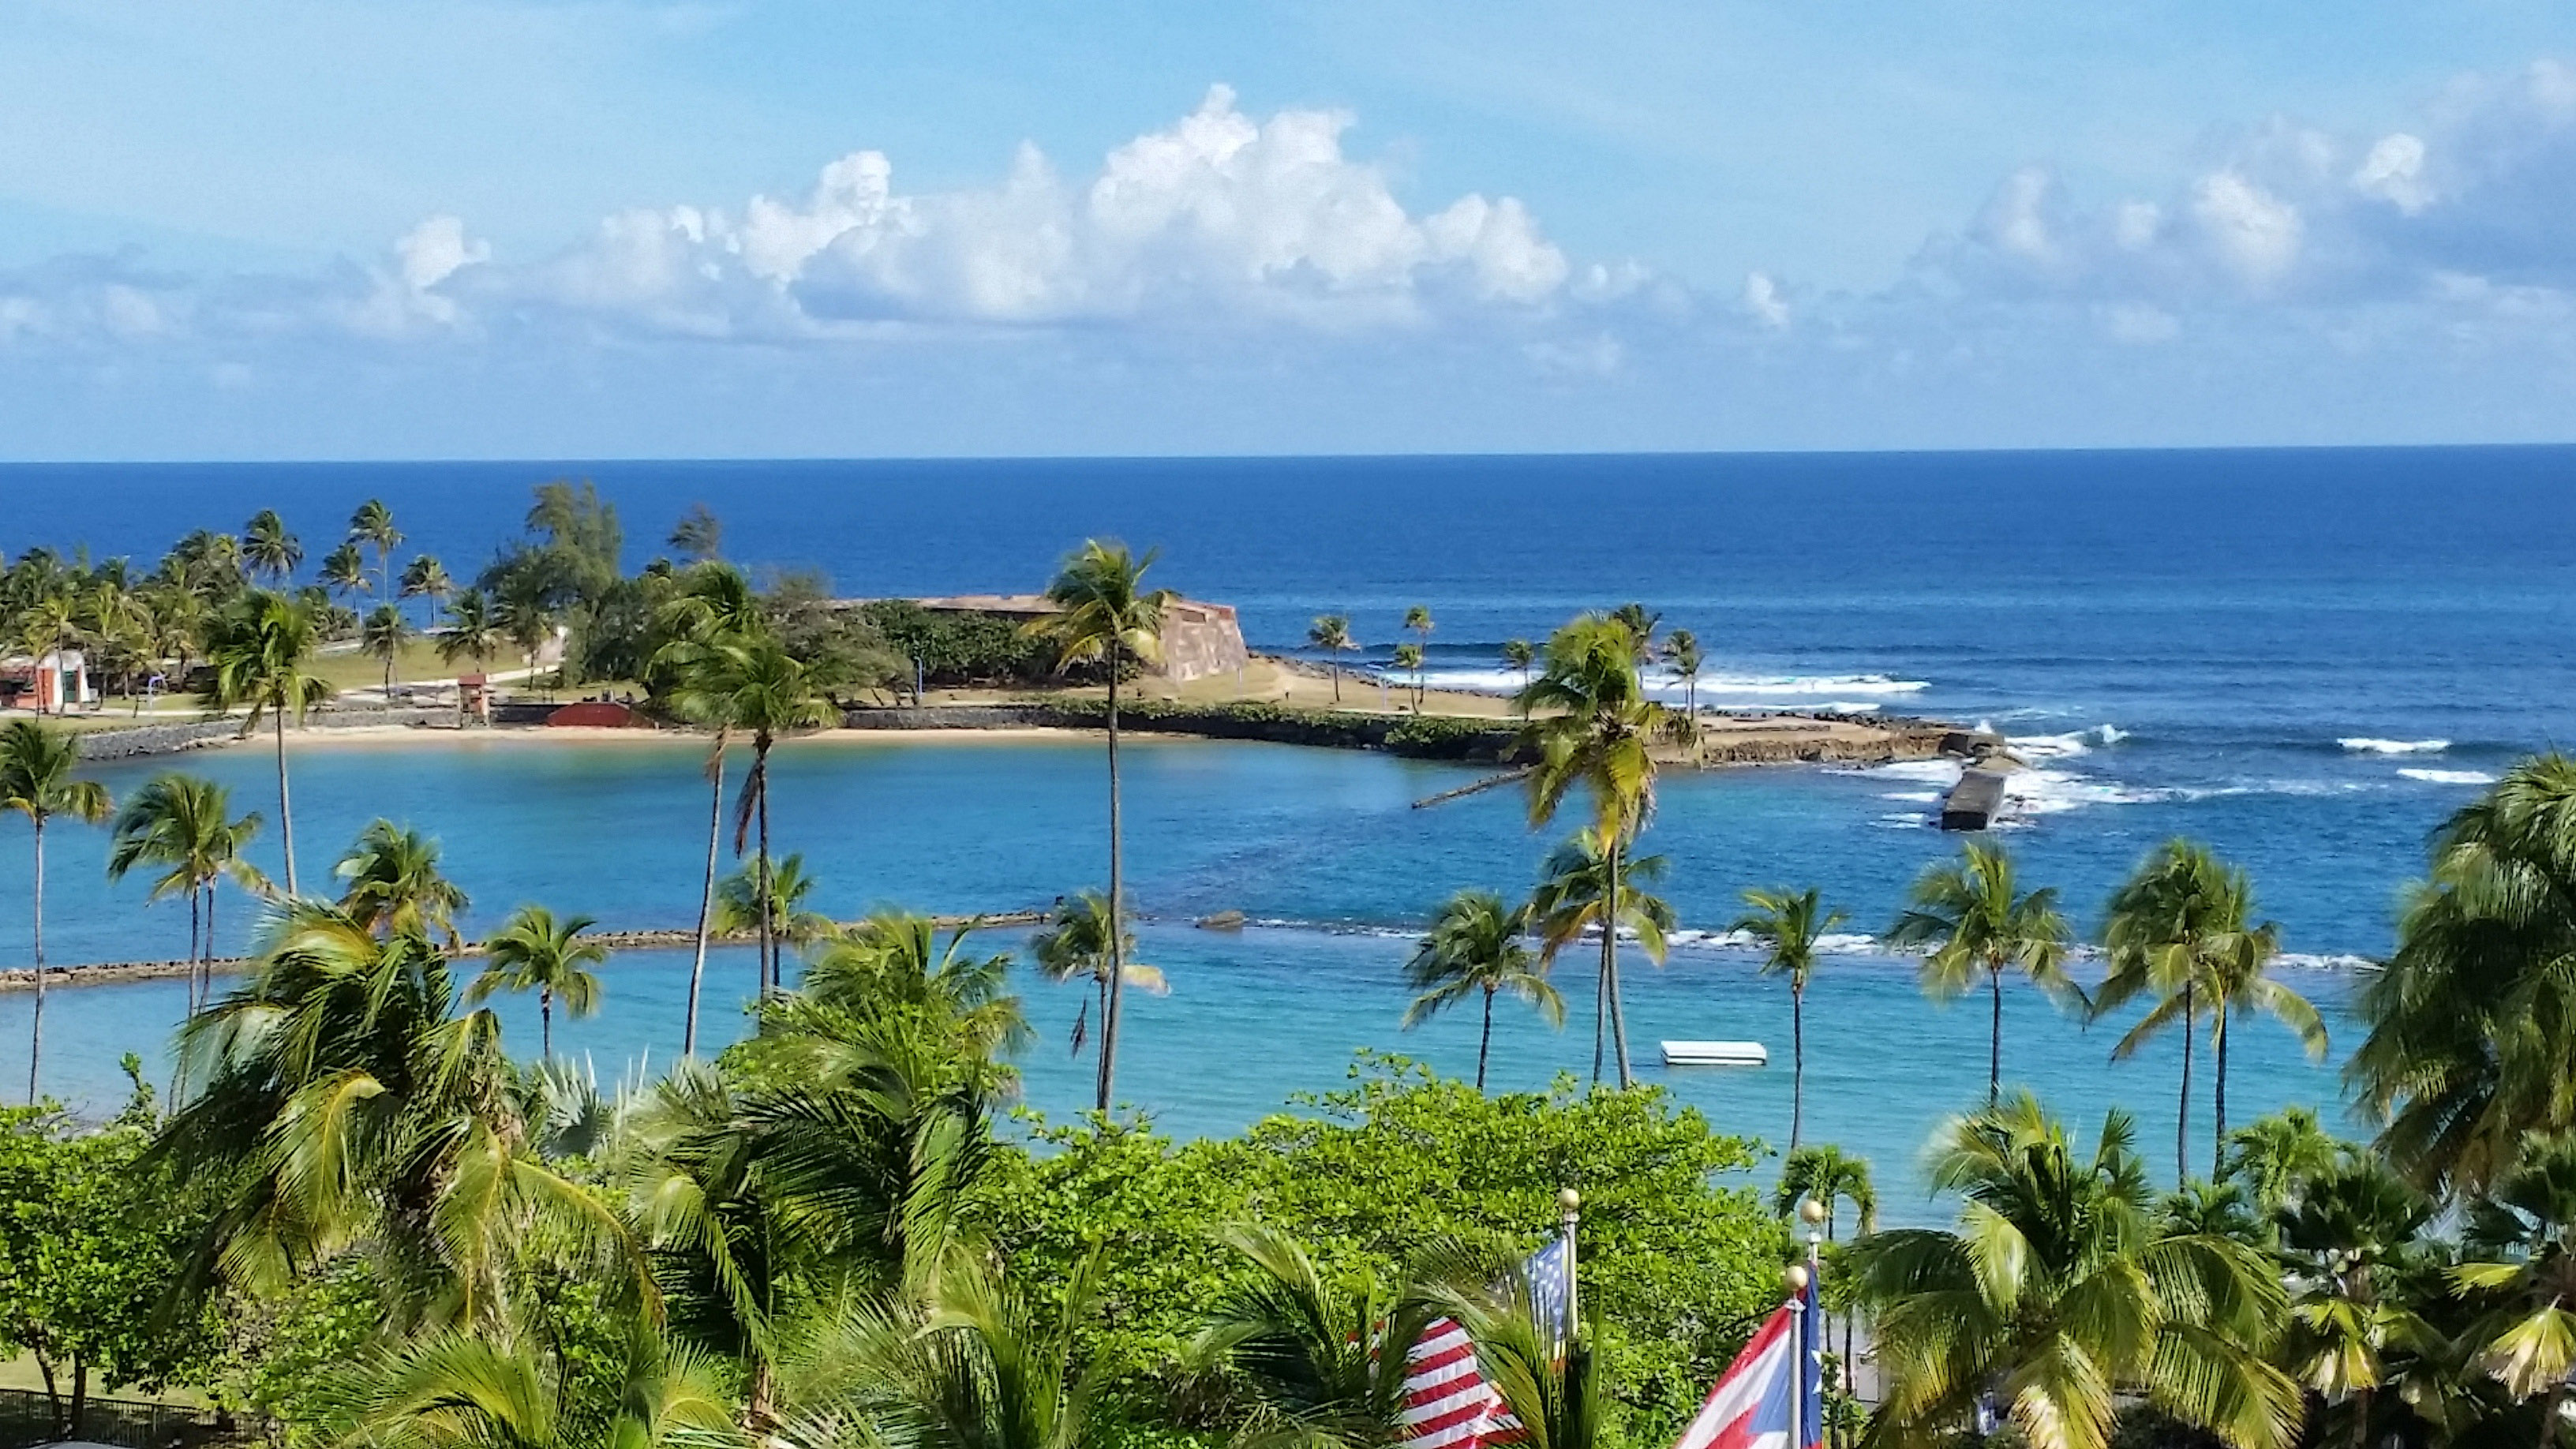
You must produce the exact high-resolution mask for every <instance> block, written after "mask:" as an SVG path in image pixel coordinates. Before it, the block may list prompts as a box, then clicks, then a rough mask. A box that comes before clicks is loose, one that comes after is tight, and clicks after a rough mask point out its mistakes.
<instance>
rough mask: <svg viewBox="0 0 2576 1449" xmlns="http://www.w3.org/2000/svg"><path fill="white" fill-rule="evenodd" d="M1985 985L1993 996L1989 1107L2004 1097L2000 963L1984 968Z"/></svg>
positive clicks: (2002, 1000)
mask: <svg viewBox="0 0 2576 1449" xmlns="http://www.w3.org/2000/svg"><path fill="white" fill-rule="evenodd" d="M1986 985H1987V986H1988V987H1989V988H1990V989H1991V990H1992V991H1993V992H1994V996H1995V1025H1994V1040H1993V1044H1992V1045H1991V1046H1990V1047H1989V1048H1988V1050H1987V1056H1986V1105H1987V1106H1989V1107H1991V1106H1993V1105H1995V1104H1996V1103H1997V1102H2000V1101H2002V1100H2003V1097H2004V968H2003V966H2002V964H2001V963H2000V962H1998V963H1996V964H1993V965H1989V966H1988V967H1986Z"/></svg>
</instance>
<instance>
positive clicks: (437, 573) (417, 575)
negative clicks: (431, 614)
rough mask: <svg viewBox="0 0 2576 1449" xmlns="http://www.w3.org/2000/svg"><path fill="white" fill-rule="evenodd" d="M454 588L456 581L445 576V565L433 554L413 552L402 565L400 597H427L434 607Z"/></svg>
mask: <svg viewBox="0 0 2576 1449" xmlns="http://www.w3.org/2000/svg"><path fill="white" fill-rule="evenodd" d="M455 590H456V583H455V581H454V580H452V579H450V578H449V577H448V576H447V566H446V565H444V564H442V563H440V562H439V561H438V559H437V557H436V556H435V555H432V554H425V553H424V554H415V555H413V557H412V561H411V562H410V563H407V564H405V565H403V574H402V597H404V598H406V599H427V600H429V606H430V607H431V608H432V609H436V608H438V607H439V605H440V603H441V602H442V601H443V600H445V599H446V597H447V596H448V595H449V594H451V593H453V592H455Z"/></svg>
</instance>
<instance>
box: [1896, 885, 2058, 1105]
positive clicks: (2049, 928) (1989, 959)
mask: <svg viewBox="0 0 2576 1449" xmlns="http://www.w3.org/2000/svg"><path fill="white" fill-rule="evenodd" d="M1913 901H1914V905H1913V908H1912V909H1910V910H1908V911H1906V912H1905V913H1904V914H1903V915H1901V916H1899V917H1897V919H1896V924H1895V925H1894V926H1892V927H1890V928H1889V930H1888V933H1887V940H1888V944H1890V945H1892V946H1895V947H1897V948H1899V949H1919V950H1922V951H1923V952H1924V957H1923V968H1922V980H1923V990H1924V992H1925V994H1927V995H1929V996H1930V997H1931V998H1932V999H1933V1000H1935V1001H1949V1000H1951V999H1953V998H1956V997H1957V996H1958V995H1959V994H1960V993H1962V992H1964V991H1966V990H1967V989H1968V988H1969V986H1970V985H1971V984H1972V983H1973V982H1974V981H1975V979H1976V974H1977V973H1978V972H1980V971H1983V972H1984V973H1986V987H1987V990H1988V991H1989V993H1990V994H1991V995H1992V997H1993V1002H1994V1030H1993V1046H1992V1049H1991V1052H1992V1054H1991V1056H1990V1057H1989V1058H1988V1061H1987V1066H1986V1100H1987V1101H1988V1102H1989V1103H1992V1102H1997V1101H2000V1100H2002V1094H2003V1075H2004V971H2005V970H2006V968H2010V969H2012V970H2015V971H2018V972H2020V973H2021V974H2022V975H2024V976H2027V977H2028V978H2030V980H2031V982H2032V984H2034V985H2036V986H2038V987H2039V988H2040V989H2041V990H2042V991H2046V992H2049V993H2051V994H2053V995H2057V996H2060V997H2072V996H2074V995H2076V993H2075V988H2074V986H2073V984H2072V983H2070V982H2069V981H2068V980H2067V977H2066V950H2067V939H2068V935H2069V932H2068V930H2067V926H2066V919H2065V917H2063V916H2061V915H2059V914H2058V911H2057V892H2056V891H2055V890H2054V889H2047V890H2035V891H2028V892H2018V891H2016V890H2015V889H2014V882H2013V863H2012V857H2011V856H2010V855H2008V854H2006V853H2005V851H2004V848H2003V847H2002V846H2000V845H1990V844H1987V843H1986V842H1984V841H1975V840H1972V841H1970V842H1968V845H1967V848H1966V850H1965V852H1964V854H1963V855H1962V857H1961V859H1960V861H1959V863H1958V864H1956V865H1949V866H1939V865H1936V866H1933V867H1931V868H1929V869H1927V870H1925V871H1924V872H1923V874H1922V876H1921V877H1920V878H1918V879H1917V880H1916V881H1915V882H1914V889H1913Z"/></svg>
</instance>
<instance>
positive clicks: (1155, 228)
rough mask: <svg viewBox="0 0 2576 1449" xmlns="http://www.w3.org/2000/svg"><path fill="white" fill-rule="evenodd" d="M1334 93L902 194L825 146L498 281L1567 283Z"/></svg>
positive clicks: (981, 310) (1227, 308)
mask: <svg viewBox="0 0 2576 1449" xmlns="http://www.w3.org/2000/svg"><path fill="white" fill-rule="evenodd" d="M1352 121H1353V118H1352V117H1351V116H1350V115H1349V114H1348V113H1345V112H1340V111H1325V110H1297V109H1290V110H1284V111H1281V112H1279V113H1277V114H1276V115H1273V116H1271V117H1270V118H1268V119H1267V120H1256V119H1254V118H1253V117H1251V116H1248V115H1246V114H1244V113H1243V112H1242V110H1240V109H1239V108H1238V106H1237V105H1236V100H1235V96H1234V93H1233V92H1232V91H1231V90H1229V89H1228V88H1226V87H1224V86H1217V87H1214V88H1213V89H1211V90H1210V91H1209V92H1208V95H1207V98H1206V100H1205V101H1204V102H1203V103H1202V104H1201V105H1200V106H1199V107H1198V109H1197V110H1195V111H1193V112H1191V113H1190V114H1189V115H1187V116H1184V117H1182V118H1181V119H1180V120H1179V121H1178V122H1177V123H1175V124H1174V125H1172V126H1170V127H1168V128H1166V129H1163V130H1159V131H1154V132H1150V133H1148V134H1145V135H1142V136H1138V137H1137V138H1135V139H1134V140H1132V141H1129V142H1127V143H1126V144H1125V145H1122V146H1120V147H1118V148H1116V149H1115V150H1113V151H1111V152H1110V153H1109V155H1108V156H1107V157H1106V158H1105V159H1104V160H1103V162H1102V163H1101V166H1100V168H1099V170H1098V172H1097V173H1096V174H1095V175H1093V176H1091V177H1090V178H1088V179H1087V180H1084V181H1080V182H1075V181H1069V180H1067V179H1066V178H1064V177H1063V176H1062V175H1060V174H1059V173H1058V172H1057V171H1056V169H1055V167H1054V166H1053V165H1052V164H1051V163H1050V162H1049V161H1048V160H1047V158H1046V157H1045V156H1043V155H1042V154H1040V153H1039V152H1038V151H1037V149H1036V148H1035V147H1030V146H1023V147H1022V148H1021V150H1020V153H1019V155H1018V156H1017V158H1016V159H1015V160H1014V161H1013V163H1012V165H1011V167H1010V169H1009V172H1008V174H1007V175H1005V176H1004V177H1003V178H1002V179H1001V180H1000V181H999V182H997V183H995V184H993V185H990V186H985V187H980V188H972V189H966V190H959V191H949V192H924V193H907V192H904V191H902V190H900V189H899V187H898V185H897V182H896V177H895V168H894V164H893V162H892V161H891V160H889V159H888V158H887V157H886V156H885V155H883V154H882V153H880V152H875V151H860V152H855V153H852V154H851V155H848V156H845V157H843V158H841V159H840V160H837V161H834V162H832V163H831V164H830V165H828V166H826V167H824V168H823V170H822V174H821V175H820V176H819V177H818V178H817V180H816V182H815V184H814V186H813V188H812V189H811V190H810V191H808V192H807V193H806V194H805V195H803V196H801V197H784V198H782V197H772V196H755V197H753V198H751V199H750V201H749V202H748V203H747V204H745V205H743V206H742V207H740V208H739V209H738V210H733V211H728V210H725V209H723V208H720V207H700V206H681V207H672V208H668V209H665V210H659V211H634V212H628V213H624V214H621V215H618V216H613V217H610V218H608V219H607V220H606V221H604V222H603V223H602V224H601V226H600V228H599V230H598V232H597V233H596V234H595V235H594V236H593V237H592V238H591V239H590V240H589V241H588V242H587V243H585V244H583V245H581V246H579V247H576V248H574V249H572V250H570V251H568V252H566V253H564V254H563V255H561V256H558V257H555V258H553V259H551V260H549V261H547V262H545V263H542V264H540V265H537V266H534V267H530V268H527V269H524V270H523V271H520V272H517V273H514V274H506V275H499V276H496V278H495V279H494V281H495V283H496V285H497V286H499V287H501V288H502V289H504V290H507V291H508V292H509V293H510V294H511V295H512V296H513V297H514V298H515V299H517V300H526V301H537V302H545V303H554V304H558V305H562V306H566V307H571V308H577V309H582V310H585V311H590V312H595V313H601V314H609V315H613V316H616V317H618V318H621V319H624V320H629V321H634V322H640V323H643V324H645V325H649V326H653V327H658V328H664V329H670V330H677V331H681V332H686V333H697V334H722V333H749V334H768V333H775V332H779V331H788V332H818V333H825V334H830V333H835V332H844V333H846V332H851V331H853V330H857V331H860V332H863V331H864V330H865V329H866V328H867V327H869V326H871V325H879V326H881V325H886V324H911V325H922V324H970V325H977V326H999V327H1010V326H1019V325H1028V324H1048V323H1065V322H1100V321H1121V320H1136V319H1163V320H1174V319H1187V320H1191V321H1205V320H1208V319H1211V318H1215V319H1229V320H1255V321H1274V322H1287V323H1292V324H1298V325H1308V326H1320V327H1354V326H1359V327H1365V326H1375V325H1386V324H1404V323H1412V322H1418V321H1422V320H1424V319H1426V318H1429V317H1432V316H1435V315H1438V314H1440V313H1443V312H1448V311H1457V310H1461V309H1503V310H1511V309H1521V310H1528V309H1532V308H1537V307H1541V306H1544V305H1546V304H1548V303H1550V302H1551V301H1553V300H1555V299H1557V298H1559V297H1560V296H1562V295H1563V294H1564V293H1565V291H1566V283H1567V279H1568V276H1569V274H1570V271H1571V268H1570V266H1569V264H1568V262H1567V260H1566V258H1565V255H1564V253H1563V252H1562V251H1560V250H1559V249H1558V248H1557V247H1556V246H1555V245H1554V244H1553V243H1552V242H1550V241H1548V240H1547V238H1546V236H1545V235H1544V234H1543V233H1542V231H1541V230H1540V228H1539V226H1538V223H1537V221H1536V220H1535V219H1534V218H1533V217H1532V216H1531V215H1530V213H1529V210H1528V208H1526V207H1525V206H1523V205H1522V204H1521V203H1520V202H1519V201H1518V200H1516V199H1514V198H1511V197H1501V198H1489V197H1486V196H1483V195H1478V194H1470V195H1467V196H1463V197H1460V198H1458V199H1457V200H1455V201H1453V202H1451V203H1449V204H1448V205H1447V206H1445V207H1443V208H1441V209H1439V210H1437V211H1433V212H1429V213H1427V214H1421V215H1416V214H1414V213H1412V212H1410V211H1408V210H1407V209H1406V207H1405V206H1404V204H1403V203H1402V202H1401V201H1400V200H1398V198H1397V197H1396V195H1395V193H1394V190H1393V188H1392V186H1391V184H1390V181H1389V178H1388V177H1387V175H1386V174H1385V172H1384V170H1383V169H1382V168H1380V167H1379V166H1377V165H1375V164H1373V163H1370V162H1367V161H1364V160H1359V159H1355V158H1353V157H1352V156H1350V155H1349V154H1348V153H1347V152H1346V151H1345V150H1344V147H1343V144H1342V141H1343V135H1344V133H1345V132H1346V131H1348V130H1349V128H1350V126H1351V125H1352Z"/></svg>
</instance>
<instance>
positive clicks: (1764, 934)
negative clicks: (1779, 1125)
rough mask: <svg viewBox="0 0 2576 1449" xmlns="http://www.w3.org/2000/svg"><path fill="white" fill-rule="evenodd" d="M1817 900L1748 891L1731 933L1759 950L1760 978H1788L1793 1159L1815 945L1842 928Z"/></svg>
mask: <svg viewBox="0 0 2576 1449" xmlns="http://www.w3.org/2000/svg"><path fill="white" fill-rule="evenodd" d="M1820 894H1821V893H1820V892H1818V891H1817V889H1816V888H1815V887H1813V886H1809V887H1808V888H1807V889H1806V890H1804V891H1791V890H1790V889H1789V888H1788V887H1786V886H1781V887H1779V888H1777V889H1774V890H1767V891H1761V890H1755V891H1746V892H1745V893H1744V903H1745V904H1746V905H1748V906H1750V907H1752V909H1751V910H1750V911H1748V912H1746V913H1745V914H1744V915H1742V916H1740V917H1738V918H1737V919H1736V922H1735V924H1734V925H1733V926H1732V927H1730V928H1729V929H1731V930H1735V931H1741V932H1743V933H1744V934H1745V935H1748V936H1751V937H1752V938H1753V939H1754V940H1756V941H1758V942H1760V943H1761V944H1762V946H1763V949H1764V956H1763V961H1762V974H1763V975H1765V976H1786V977H1788V978H1789V1041H1790V1051H1791V1058H1790V1059H1791V1062H1792V1066H1791V1068H1790V1073H1791V1074H1790V1079H1789V1080H1790V1087H1789V1153H1790V1155H1791V1156H1792V1157H1794V1156H1796V1155H1797V1152H1798V1133H1799V1129H1800V1127H1802V1126H1803V1125H1804V1123H1805V1120H1806V1112H1807V978H1808V977H1809V976H1810V975H1812V974H1814V972H1815V969H1816V942H1817V940H1818V939H1819V938H1820V937H1822V936H1823V935H1824V934H1825V933H1826V932H1828V931H1831V930H1832V929H1833V928H1834V927H1836V926H1839V925H1841V924H1842V923H1843V913H1842V912H1840V911H1828V910H1826V909H1825V908H1824V906H1823V905H1822V904H1821V902H1820V901H1819V900H1818V896H1819V895H1820Z"/></svg>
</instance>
